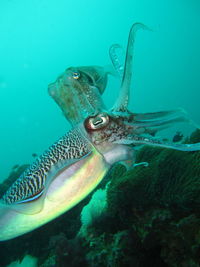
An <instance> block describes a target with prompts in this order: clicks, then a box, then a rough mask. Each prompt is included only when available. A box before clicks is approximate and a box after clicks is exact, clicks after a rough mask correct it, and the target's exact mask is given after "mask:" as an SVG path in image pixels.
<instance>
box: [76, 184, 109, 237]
mask: <svg viewBox="0 0 200 267" xmlns="http://www.w3.org/2000/svg"><path fill="white" fill-rule="evenodd" d="M106 208H107V202H106V189H101V188H100V189H98V190H97V191H96V192H95V193H94V194H93V195H92V198H91V199H90V202H89V203H88V204H87V205H86V206H84V208H83V209H82V211H81V223H82V226H81V229H80V231H79V234H80V235H81V236H87V233H88V228H89V227H90V226H91V225H92V223H93V222H94V221H95V220H96V219H97V218H98V217H100V216H102V214H103V213H104V212H105V210H106Z"/></svg>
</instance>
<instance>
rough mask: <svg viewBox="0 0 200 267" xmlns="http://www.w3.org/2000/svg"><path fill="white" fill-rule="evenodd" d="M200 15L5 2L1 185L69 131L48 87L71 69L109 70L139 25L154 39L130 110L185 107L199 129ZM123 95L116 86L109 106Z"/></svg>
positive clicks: (139, 62)
mask: <svg viewBox="0 0 200 267" xmlns="http://www.w3.org/2000/svg"><path fill="white" fill-rule="evenodd" d="M199 13H200V3H199V1H197V0H191V1H189V0H188V1H186V0H174V1H172V0H165V1H155V0H152V1H148V0H140V1H139V0H138V1H134V0H123V1H122V0H121V1H119V0H115V1H114V0H110V1H109V0H101V1H97V0H96V1H95V0H85V1H81V0H77V1H68V0H57V1H53V0H48V1H47V0H26V1H25V0H21V1H19V0H18V1H17V0H2V1H1V2H0V33H1V39H0V114H1V131H0V137H1V138H0V148H1V149H0V159H1V179H5V178H6V176H7V174H8V173H9V171H10V169H11V168H12V166H13V165H15V164H23V163H27V162H31V161H32V160H33V157H32V153H37V154H41V153H42V152H43V151H44V150H45V149H46V148H48V146H49V145H51V144H52V143H53V142H54V141H55V140H57V139H58V138H59V137H60V136H61V135H63V134H64V133H65V132H66V130H67V129H69V124H68V123H67V121H66V120H65V118H64V116H63V115H62V114H61V112H60V110H59V108H58V107H57V105H56V104H55V103H54V102H53V100H52V99H51V98H50V97H49V96H48V93H47V86H48V84H49V83H51V82H54V81H55V79H56V77H57V76H58V75H59V74H60V73H62V72H63V70H64V69H66V68H67V67H69V66H79V65H108V64H110V60H109V57H108V49H109V47H110V45H111V44H113V43H120V44H122V45H123V46H124V47H126V42H127V36H128V32H129V29H130V27H131V25H132V24H133V23H134V22H142V23H144V24H146V25H147V26H149V27H150V28H151V29H152V30H153V31H152V32H150V31H149V32H148V31H140V32H138V34H137V41H136V44H135V63H134V80H133V94H132V99H131V109H132V110H134V111H137V112H141V111H142V112H144V111H145V112H147V111H158V110H162V109H171V108H176V107H183V108H185V109H186V110H187V111H188V112H189V114H190V116H191V118H192V119H194V120H195V121H196V122H198V123H200V118H199V99H200V86H199V85H200V77H199V70H200V63H199V62H200V30H199V26H200V16H199ZM118 88H119V84H118V82H117V81H116V80H114V79H111V80H110V82H109V85H108V88H107V91H106V94H105V97H104V98H105V101H106V103H107V105H108V106H109V105H112V103H113V101H114V100H113V99H114V97H115V96H116V95H117V90H118Z"/></svg>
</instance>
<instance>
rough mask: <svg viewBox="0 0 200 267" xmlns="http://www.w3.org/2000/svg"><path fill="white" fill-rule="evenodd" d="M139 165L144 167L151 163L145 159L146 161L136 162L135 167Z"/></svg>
mask: <svg viewBox="0 0 200 267" xmlns="http://www.w3.org/2000/svg"><path fill="white" fill-rule="evenodd" d="M138 166H144V167H148V166H149V163H148V162H146V161H144V162H139V163H135V164H134V167H138Z"/></svg>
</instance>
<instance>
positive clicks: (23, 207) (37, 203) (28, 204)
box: [0, 152, 91, 215]
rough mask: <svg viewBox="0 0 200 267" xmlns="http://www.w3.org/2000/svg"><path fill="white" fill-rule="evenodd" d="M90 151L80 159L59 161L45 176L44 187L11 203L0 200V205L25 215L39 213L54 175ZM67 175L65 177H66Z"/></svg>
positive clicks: (78, 160) (79, 160)
mask: <svg viewBox="0 0 200 267" xmlns="http://www.w3.org/2000/svg"><path fill="white" fill-rule="evenodd" d="M90 154H91V152H89V153H88V154H86V155H85V156H83V157H82V158H80V159H67V160H63V161H60V162H59V163H57V164H55V165H54V166H53V167H52V168H51V170H50V172H49V174H48V177H47V178H46V183H45V186H44V188H42V189H41V190H40V191H39V192H37V193H36V194H34V195H32V196H29V197H28V198H26V199H22V200H19V201H17V202H15V203H12V204H6V203H5V202H4V201H3V200H1V201H0V207H1V208H4V209H11V210H14V211H16V212H19V213H23V214H27V215H32V214H36V213H39V212H40V211H41V210H42V209H43V207H44V202H45V198H46V195H47V192H48V189H49V186H50V185H51V183H52V182H53V181H54V179H55V178H56V176H57V175H58V174H59V173H60V172H62V171H63V170H64V169H67V168H69V167H70V166H73V164H75V163H77V162H81V161H82V160H83V159H85V158H87V157H88V156H89V155H90ZM67 178H68V177H66V179H67Z"/></svg>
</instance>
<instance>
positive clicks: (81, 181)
mask: <svg viewBox="0 0 200 267" xmlns="http://www.w3.org/2000/svg"><path fill="white" fill-rule="evenodd" d="M108 169H109V165H108V164H107V163H106V162H105V160H104V158H103V157H102V155H101V154H99V153H98V152H97V151H96V150H95V151H93V152H92V153H91V154H90V155H89V156H88V157H87V158H86V159H85V160H84V162H83V165H82V166H81V168H80V169H79V170H77V171H76V172H75V173H73V174H72V175H71V177H66V179H64V178H65V177H64V176H63V175H64V174H65V173H64V172H63V173H60V174H59V175H58V176H57V177H56V178H55V179H54V180H53V181H52V183H51V185H50V186H49V190H48V191H47V193H46V196H45V199H44V203H43V206H42V210H41V211H40V212H38V213H36V214H31V215H28V214H24V213H21V212H17V211H15V210H12V209H10V208H7V209H5V208H2V209H0V241H3V240H8V239H12V238H15V237H17V236H20V235H23V234H25V233H28V232H30V231H32V230H34V229H36V228H38V227H40V226H42V225H44V224H46V223H48V222H49V221H51V220H53V219H55V218H56V217H58V216H60V215H61V214H63V213H64V212H66V211H67V210H69V209H70V208H72V207H73V206H75V205H76V204H77V203H79V202H80V201H81V200H82V199H83V198H85V197H86V196H87V195H88V194H89V193H90V192H91V191H92V190H93V189H94V188H95V187H96V186H97V185H98V184H99V182H100V181H101V180H102V179H103V177H104V176H105V174H106V172H107V171H108ZM61 176H62V179H60V177H61ZM59 179H60V180H62V182H61V183H58V181H59ZM60 184H61V186H57V185H60ZM35 201H37V200H35ZM19 205H20V204H19ZM26 205H29V203H28V202H27V204H26Z"/></svg>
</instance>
